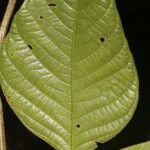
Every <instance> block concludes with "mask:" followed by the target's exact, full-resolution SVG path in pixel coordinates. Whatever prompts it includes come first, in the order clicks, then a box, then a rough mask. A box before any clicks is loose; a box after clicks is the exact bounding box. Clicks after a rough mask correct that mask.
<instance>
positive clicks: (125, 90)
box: [0, 0, 138, 150]
mask: <svg viewBox="0 0 150 150" xmlns="http://www.w3.org/2000/svg"><path fill="white" fill-rule="evenodd" d="M0 68H1V85H2V87H3V91H4V94H5V96H6V98H7V101H8V103H9V105H10V106H11V107H12V109H13V110H14V111H15V113H16V114H17V116H18V117H19V118H20V120H21V121H22V122H23V123H24V125H25V126H26V127H27V128H28V129H29V130H30V131H31V132H33V133H34V134H36V135H37V136H39V137H40V138H42V139H43V140H45V141H46V142H47V143H49V144H50V145H52V146H53V147H54V148H55V149H57V150H69V149H70V150H94V149H95V148H96V147H97V144H96V142H100V143H104V142H106V141H108V140H109V139H111V138H113V137H114V136H115V135H117V134H118V133H119V132H120V131H121V130H122V129H123V128H124V127H125V125H126V124H127V123H128V122H129V120H130V119H131V118H132V116H133V112H134V110H135V108H136V105H137V97H138V79H137V73H136V69H135V66H134V62H133V58H132V55H131V53H130V52H129V48H128V44H127V41H126V38H125V36H124V33H123V31H122V26H121V23H120V19H119V16H118V13H117V10H116V6H115V2H114V0H82V1H78V0H26V1H25V2H24V4H23V5H22V7H21V9H20V10H19V12H18V13H17V15H16V16H15V18H14V21H13V23H12V27H11V30H10V33H9V34H8V36H7V38H6V40H5V42H4V44H3V46H2V50H1V53H0Z"/></svg>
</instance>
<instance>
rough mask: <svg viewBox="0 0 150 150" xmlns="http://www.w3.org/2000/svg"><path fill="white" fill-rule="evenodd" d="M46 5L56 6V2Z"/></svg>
mask: <svg viewBox="0 0 150 150" xmlns="http://www.w3.org/2000/svg"><path fill="white" fill-rule="evenodd" d="M48 6H56V4H53V3H51V4H48Z"/></svg>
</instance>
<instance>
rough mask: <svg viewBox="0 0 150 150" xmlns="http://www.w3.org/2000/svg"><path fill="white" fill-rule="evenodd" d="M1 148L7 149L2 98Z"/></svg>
mask: <svg viewBox="0 0 150 150" xmlns="http://www.w3.org/2000/svg"><path fill="white" fill-rule="evenodd" d="M0 150H6V141H5V130H4V119H3V107H2V102H1V99H0Z"/></svg>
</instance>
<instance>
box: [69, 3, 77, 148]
mask: <svg viewBox="0 0 150 150" xmlns="http://www.w3.org/2000/svg"><path fill="white" fill-rule="evenodd" d="M78 4H79V1H78V0H76V5H75V6H76V8H75V18H74V25H73V37H72V48H71V56H70V86H71V142H70V143H71V145H70V149H71V150H74V145H73V138H74V117H73V112H74V107H73V100H74V97H73V50H74V49H75V47H76V46H75V45H76V29H77V16H78Z"/></svg>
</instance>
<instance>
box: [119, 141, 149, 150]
mask: <svg viewBox="0 0 150 150" xmlns="http://www.w3.org/2000/svg"><path fill="white" fill-rule="evenodd" d="M149 149H150V141H148V142H145V143H140V144H137V145H133V146H130V147H127V148H123V149H121V150H149Z"/></svg>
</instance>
